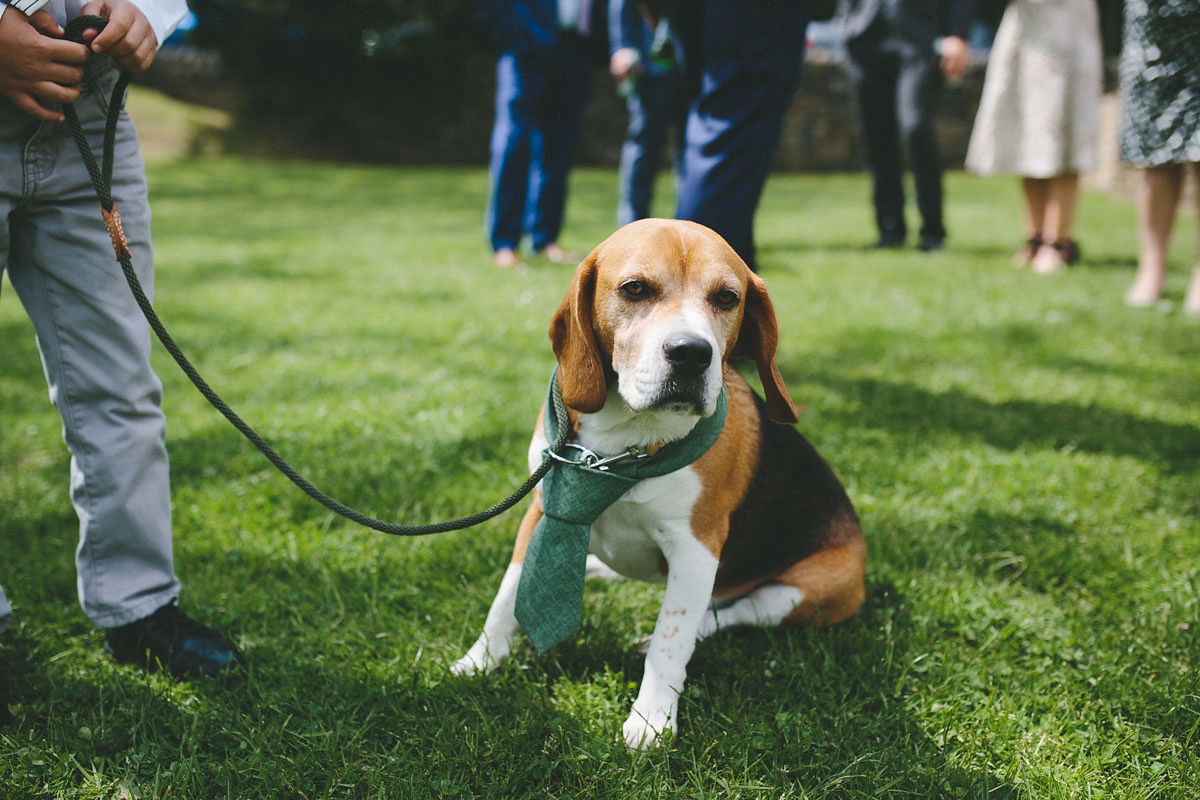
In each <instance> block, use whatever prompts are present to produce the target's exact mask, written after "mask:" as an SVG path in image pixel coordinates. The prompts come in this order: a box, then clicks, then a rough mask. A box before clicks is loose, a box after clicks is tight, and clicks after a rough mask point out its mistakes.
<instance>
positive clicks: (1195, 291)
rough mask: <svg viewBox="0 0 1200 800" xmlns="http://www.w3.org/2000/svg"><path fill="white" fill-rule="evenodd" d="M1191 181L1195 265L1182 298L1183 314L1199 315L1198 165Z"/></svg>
mask: <svg viewBox="0 0 1200 800" xmlns="http://www.w3.org/2000/svg"><path fill="white" fill-rule="evenodd" d="M1192 179H1193V180H1192V183H1193V186H1194V187H1195V190H1196V192H1195V194H1196V221H1197V225H1196V264H1195V266H1193V267H1192V281H1191V283H1189V284H1188V289H1187V294H1186V295H1184V298H1183V313H1185V314H1200V164H1192Z"/></svg>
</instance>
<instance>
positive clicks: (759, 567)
mask: <svg viewBox="0 0 1200 800" xmlns="http://www.w3.org/2000/svg"><path fill="white" fill-rule="evenodd" d="M550 340H551V342H552V343H553V347H554V354H555V356H556V357H557V360H558V380H559V384H560V387H561V390H562V396H563V400H564V403H565V405H566V407H567V412H568V417H569V420H570V424H571V431H572V436H573V439H574V440H575V441H576V442H578V443H579V444H581V445H582V446H583V447H586V448H587V449H589V450H591V451H592V452H594V453H596V454H598V455H601V456H606V455H613V454H617V453H621V452H624V451H626V450H628V449H629V448H630V447H638V448H642V449H644V450H649V451H651V452H652V451H654V450H655V448H660V447H662V446H663V445H665V444H666V443H668V442H671V441H674V440H677V439H680V438H682V437H684V436H686V435H687V434H688V432H689V431H690V430H691V429H692V427H693V426H694V425H695V424H696V422H697V420H698V419H699V418H700V417H702V416H705V417H706V416H709V415H711V414H713V412H714V410H715V409H716V407H717V403H718V397H719V395H720V393H721V389H722V387H724V388H725V390H726V393H727V411H726V419H725V426H724V428H723V430H722V432H721V434H720V436H719V437H718V438H717V440H716V442H715V443H714V444H713V445H712V446H711V447H710V448H709V450H708V451H707V452H706V453H704V455H702V456H701V457H700V458H699V459H698V460H696V461H695V462H693V463H692V464H691V465H690V466H687V467H684V468H682V469H679V470H677V471H675V472H672V473H669V474H667V475H663V476H661V477H655V478H648V479H646V480H644V481H642V482H641V483H638V484H637V485H635V486H634V487H633V488H631V489H630V490H629V491H628V492H626V494H625V495H623V496H622V497H621V498H620V499H619V500H617V502H616V503H615V504H613V505H612V506H610V507H609V508H608V509H607V510H606V511H605V512H604V513H603V514H602V515H601V516H600V517H599V519H597V520H596V522H595V523H594V525H593V526H592V529H591V537H590V540H589V552H590V554H591V556H589V559H591V558H592V557H593V556H594V557H595V558H597V559H599V561H600V562H603V564H604V565H607V567H609V568H611V570H613V571H615V572H616V573H619V574H620V575H623V576H626V577H629V578H636V579H639V580H644V581H654V582H658V583H665V584H666V589H665V592H664V597H663V604H662V609H661V611H660V612H659V615H658V621H657V622H656V624H655V627H654V633H653V634H652V635H651V637H650V640H649V644H648V649H647V652H646V662H645V673H644V675H643V678H642V685H641V689H640V691H639V692H638V695H637V699H636V701H635V702H634V704H633V709H632V711H631V712H630V714H629V717H628V719H627V720H626V721H625V724H624V728H623V733H624V738H625V741H626V743H627V744H628V745H629V746H630V747H633V748H641V749H647V748H651V747H654V746H655V745H656V744H657V743H658V742H659V741H660V740H661V738H662V737H663V736H664V735H665V734H674V733H675V731H676V730H677V711H678V707H679V693H680V691H681V690H682V689H683V683H684V679H685V677H686V668H687V664H688V660H689V659H690V658H691V655H692V652H693V650H694V649H695V646H696V642H697V641H699V640H700V639H703V638H704V637H706V636H709V635H711V634H713V633H715V632H716V631H718V630H720V629H721V628H725V627H729V626H732V625H779V624H783V625H799V624H809V625H828V624H833V623H836V622H840V621H842V620H845V619H847V618H848V617H850V616H852V615H853V614H854V613H855V612H856V611H857V610H858V607H859V606H860V605H861V604H862V602H863V597H864V589H863V571H864V569H865V567H866V544H865V542H864V540H863V535H862V530H861V529H860V527H859V523H858V517H857V515H856V514H855V512H854V508H853V506H851V504H850V500H849V499H848V498H847V496H846V492H845V490H844V489H843V488H842V485H841V483H840V482H839V481H838V479H837V477H836V476H835V475H834V474H833V472H832V470H830V468H829V466H828V465H827V464H826V463H825V462H824V461H823V460H822V459H821V457H820V456H819V455H818V454H817V452H816V450H814V449H813V447H812V445H810V444H809V443H808V442H807V441H806V440H805V439H804V437H803V436H801V435H800V433H799V432H797V431H796V429H795V428H793V427H792V426H791V425H787V424H780V423H793V422H795V421H796V419H797V410H796V406H795V405H794V404H793V402H792V399H791V397H790V396H789V394H788V391H787V388H786V387H785V386H784V384H783V379H782V378H781V376H780V374H779V370H778V369H777V368H776V366H775V362H774V357H775V349H776V343H777V341H778V332H777V328H776V322H775V312H774V309H773V307H772V305H771V300H770V298H769V297H768V296H767V291H766V287H765V286H764V284H763V282H762V280H761V279H760V278H759V277H758V276H757V275H755V274H754V273H753V272H751V271H750V269H749V268H747V267H746V265H745V263H744V262H743V261H742V260H741V258H739V257H738V255H737V254H736V253H735V252H734V250H733V248H731V247H730V246H729V245H728V244H727V243H726V242H725V240H724V239H722V238H721V237H720V236H718V235H717V234H716V233H714V232H713V231H711V230H709V229H708V228H706V227H704V226H702V225H698V224H695V223H692V222H683V221H676V220H661V219H651V220H641V221H638V222H634V223H631V224H629V225H626V226H625V227H623V228H621V229H620V230H618V231H617V232H616V233H614V234H613V235H612V236H610V237H609V238H608V239H606V240H605V241H604V242H602V243H601V244H600V245H599V246H597V247H596V249H595V250H593V251H592V252H591V254H589V255H588V257H587V258H586V259H585V260H584V261H583V263H582V264H580V265H579V268H578V270H577V271H576V273H575V277H574V280H573V282H572V283H571V287H570V289H569V291H568V292H567V296H566V298H565V299H564V300H563V302H562V305H561V306H560V307H559V309H558V311H557V313H556V314H555V315H554V319H553V322H552V323H551V326H550ZM737 357H749V358H751V359H753V360H754V361H755V362H757V365H758V374H759V376H760V378H761V381H762V385H763V393H764V396H765V400H764V399H760V398H759V397H758V396H757V395H756V394H755V393H754V392H753V391H752V390H751V388H750V387H749V385H747V383H746V381H745V380H744V379H743V378H742V377H741V376H740V375H739V374H738V373H737V372H736V371H735V370H734V369H733V368H731V367H730V366H729V365H728V363H727V362H728V360H729V359H731V358H737ZM545 413H546V409H545V408H543V409H542V414H543V415H544V414H545ZM546 447H547V441H546V437H545V435H544V434H543V432H542V425H541V418H540V417H539V423H538V427H537V429H536V430H535V432H534V435H533V441H532V443H531V445H530V449H529V461H530V467H531V469H533V468H536V467H537V466H538V464H540V463H541V460H542V454H543V450H544V449H545V448H546ZM542 513H543V512H542V505H541V494H540V491H535V493H534V497H533V503H532V505H531V507H530V508H529V510H528V512H527V513H526V514H525V517H524V519H522V521H521V525H520V528H519V530H518V533H517V541H516V546H515V548H514V551H513V557H512V562H511V563H510V564H509V566H508V569H507V571H506V572H505V574H504V578H503V579H502V581H501V583H500V589H499V591H498V593H497V594H496V598H495V600H494V601H493V603H492V606H491V610H490V611H489V612H488V615H487V620H486V622H485V623H484V627H483V632H482V634H480V636H479V638H478V640H477V641H476V642H475V643H474V645H472V647H471V648H470V650H469V651H468V652H467V653H466V655H464V656H463V657H462V658H461V659H459V660H458V661H457V662H456V663H455V664H454V665H453V667H452V670H453V672H455V673H456V674H460V675H466V674H473V673H476V672H480V671H486V670H490V669H493V668H494V667H496V666H497V665H498V664H499V663H500V662H501V661H502V660H503V659H504V658H505V657H506V656H507V655H508V654H509V652H510V650H511V649H512V647H513V645H514V643H515V641H516V639H517V636H518V633H519V630H520V626H519V624H518V623H517V620H516V618H515V616H514V610H513V609H514V604H515V599H516V594H517V584H518V581H519V580H520V575H521V564H522V560H523V558H524V555H525V550H526V545H527V544H528V542H529V537H530V536H531V534H532V532H533V529H534V526H535V525H536V524H537V522H538V520H539V519H540V518H541V516H542Z"/></svg>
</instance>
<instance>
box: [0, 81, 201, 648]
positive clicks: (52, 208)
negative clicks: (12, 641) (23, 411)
mask: <svg viewBox="0 0 1200 800" xmlns="http://www.w3.org/2000/svg"><path fill="white" fill-rule="evenodd" d="M114 79H115V73H112V74H111V75H109V76H107V79H106V80H103V81H102V82H101V89H100V91H99V92H96V93H90V92H88V93H85V94H84V95H83V96H82V97H81V98H80V99H79V100H78V101H77V102H76V108H77V110H78V112H79V117H80V119H81V121H82V122H83V126H84V129H85V131H86V132H87V136H88V138H89V140H91V141H92V142H93V152H95V153H97V154H98V153H99V152H100V142H101V138H102V135H103V130H104V115H105V113H106V111H107V107H108V98H109V92H110V91H111V83H112V80H114ZM97 157H98V156H97ZM113 197H114V200H115V202H116V204H117V208H118V210H119V211H120V214H121V218H122V221H123V223H124V228H125V234H126V237H127V239H128V241H129V247H130V250H131V251H132V253H133V263H134V265H135V266H136V268H137V270H138V275H139V278H140V280H141V281H142V284H143V286H145V288H146V292H147V294H150V293H151V292H152V291H153V266H152V254H151V250H150V205H149V201H148V199H147V195H146V177H145V168H144V164H143V162H142V158H141V155H140V154H139V153H138V142H137V133H136V132H135V131H134V128H133V123H132V122H131V121H130V119H129V117H128V116H127V115H125V114H124V113H122V116H121V124H120V130H119V133H118V136H117V145H116V157H115V167H114V171H113ZM4 270H7V271H8V275H9V279H10V280H11V281H12V285H13V287H14V288H15V289H16V293H17V296H18V297H19V298H20V300H21V304H22V305H23V306H24V307H25V310H26V312H27V313H28V315H29V318H30V319H31V320H32V322H33V327H34V331H35V333H36V335H37V343H38V349H39V351H40V352H41V357H42V366H43V369H44V371H45V374H46V382H47V384H48V385H49V388H50V400H51V402H53V403H54V405H55V406H56V407H57V408H58V411H59V413H60V415H61V416H62V422H63V439H64V441H65V442H66V445H67V449H68V450H69V451H70V454H71V472H70V493H71V501H72V503H73V504H74V506H75V511H76V513H77V514H78V516H79V547H78V549H77V551H76V554H75V566H76V571H77V574H78V587H79V602H80V604H81V605H82V606H83V610H84V612H85V613H86V614H87V615H88V617H89V618H90V619H91V620H92V622H93V623H95V625H97V626H98V627H101V628H108V627H116V626H119V625H124V624H126V623H128V622H133V621H134V620H137V619H140V618H142V617H145V616H148V615H149V614H152V613H153V612H154V611H156V610H157V609H158V608H160V607H162V606H163V605H166V604H167V603H168V602H170V601H171V600H173V599H174V598H176V597H177V596H178V594H179V582H178V580H177V578H176V577H175V571H174V564H173V558H172V550H171V507H170V482H169V477H168V466H167V451H166V445H165V434H166V421H165V419H164V417H163V413H162V408H161V400H162V384H161V383H160V382H159V380H158V377H157V376H156V375H155V374H154V372H153V370H152V369H151V367H150V331H149V328H148V326H147V324H146V321H145V319H144V318H143V316H142V313H141V311H140V310H139V309H138V307H137V304H136V302H135V301H134V299H133V296H132V294H131V293H130V291H129V288H128V286H127V285H126V283H125V279H124V276H123V275H122V273H121V266H120V264H118V263H117V261H116V258H115V256H114V253H113V248H112V244H111V242H110V240H109V236H108V232H107V230H106V228H105V226H104V223H103V220H102V219H101V216H100V205H99V201H98V200H97V199H96V195H95V192H94V191H93V189H92V186H91V182H90V180H89V178H88V174H87V170H86V169H85V167H84V165H83V161H82V160H81V159H80V156H79V152H78V150H77V149H76V146H75V142H74V140H73V139H72V138H71V135H70V132H69V131H68V130H67V126H66V124H65V123H63V124H56V123H39V122H38V121H36V120H34V119H32V118H31V117H29V116H27V115H25V114H24V113H23V112H21V111H19V110H18V109H17V108H16V107H15V106H13V105H12V104H11V103H10V102H9V101H8V100H7V99H6V98H0V272H2V271H4ZM0 468H3V465H2V464H0ZM3 535H4V532H3V531H0V536H3ZM0 566H3V567H4V568H5V569H12V568H13V565H8V564H6V565H0ZM11 612H12V609H11V607H10V605H9V603H8V601H7V600H6V599H5V597H4V594H3V592H2V591H0V630H3V629H4V627H6V626H7V624H8V618H9V616H10V614H11Z"/></svg>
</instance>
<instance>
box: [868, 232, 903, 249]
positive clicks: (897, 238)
mask: <svg viewBox="0 0 1200 800" xmlns="http://www.w3.org/2000/svg"><path fill="white" fill-rule="evenodd" d="M871 246H872V247H874V248H875V249H876V250H892V249H894V248H897V247H903V246H904V234H903V233H900V232H899V231H885V232H883V233H880V234H879V239H878V241H876V242H875V244H873V245H871Z"/></svg>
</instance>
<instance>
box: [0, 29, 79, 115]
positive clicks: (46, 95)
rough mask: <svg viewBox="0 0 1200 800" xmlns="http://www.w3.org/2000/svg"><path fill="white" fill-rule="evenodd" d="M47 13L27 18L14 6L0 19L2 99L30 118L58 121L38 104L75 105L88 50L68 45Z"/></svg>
mask: <svg viewBox="0 0 1200 800" xmlns="http://www.w3.org/2000/svg"><path fill="white" fill-rule="evenodd" d="M59 36H62V28H60V27H59V26H58V23H56V22H55V21H54V18H53V17H51V16H50V14H49V13H48V12H46V11H37V12H35V13H34V14H33V15H32V16H29V17H27V16H25V15H24V14H22V13H21V12H20V11H17V10H16V9H15V8H11V7H10V8H8V9H7V10H6V11H5V12H4V14H3V15H0V95H3V96H4V97H7V98H8V99H9V100H11V101H12V102H13V104H14V105H15V106H16V107H17V108H19V109H21V110H22V111H24V112H25V113H26V114H28V115H29V116H31V117H33V118H34V119H38V120H42V121H43V122H62V121H63V119H64V117H63V115H62V112H60V111H51V110H50V109H48V108H46V107H45V106H43V105H42V103H41V102H39V101H46V102H49V103H73V102H75V98H77V97H79V82H80V81H82V80H83V65H84V63H85V62H86V61H87V57H88V52H87V48H86V47H84V46H83V45H81V44H75V43H74V42H67V41H63V40H62V39H59V38H57V37H59Z"/></svg>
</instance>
